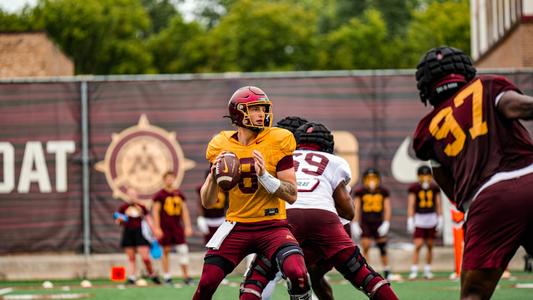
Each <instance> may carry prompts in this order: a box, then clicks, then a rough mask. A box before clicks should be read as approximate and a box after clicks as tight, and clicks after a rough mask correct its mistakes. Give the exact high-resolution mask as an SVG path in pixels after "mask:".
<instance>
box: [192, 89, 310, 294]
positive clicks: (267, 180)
mask: <svg viewBox="0 0 533 300" xmlns="http://www.w3.org/2000/svg"><path fill="white" fill-rule="evenodd" d="M228 110H229V118H230V119H231V121H232V123H233V124H234V125H235V126H236V129H237V130H236V131H222V132H221V133H219V134H218V135H216V136H215V137H214V138H213V139H211V141H210V142H209V145H208V146H207V151H206V157H207V159H208V160H209V161H210V162H211V163H212V168H211V173H210V174H209V175H208V176H207V178H206V180H205V182H204V184H203V186H202V188H201V200H202V205H203V206H204V207H206V208H210V207H212V206H213V205H215V203H216V200H217V195H218V192H219V187H218V185H217V183H216V180H215V179H214V173H215V166H216V164H217V161H218V160H219V159H220V157H221V154H222V153H223V152H224V151H231V152H233V153H235V154H236V155H237V157H238V158H239V161H240V165H241V178H240V181H239V183H238V184H237V185H236V186H235V187H233V188H232V189H231V190H230V191H229V199H230V202H229V207H228V211H227V213H226V222H224V224H222V225H221V226H220V227H219V229H218V230H217V232H216V233H215V234H214V235H213V238H211V240H210V241H209V243H208V244H207V246H208V247H209V250H208V251H207V253H206V255H205V259H204V266H203V270H202V276H201V279H200V283H199V285H198V288H197V290H196V292H195V294H194V296H193V299H211V297H212V295H213V294H214V292H215V291H216V289H217V287H218V285H219V283H220V282H221V281H222V280H223V279H224V277H225V276H226V275H227V274H229V273H230V272H231V271H233V269H234V268H235V266H236V265H237V264H238V263H239V262H240V261H241V260H242V259H243V258H244V257H245V256H246V255H248V254H250V253H256V252H257V253H258V254H259V255H261V256H262V257H265V264H269V265H272V264H275V265H277V266H278V268H279V269H280V270H281V272H282V273H283V276H284V277H285V278H286V279H287V281H288V286H289V295H290V297H291V299H310V297H311V294H310V286H309V281H308V276H307V269H306V268H305V262H304V258H303V253H302V250H301V248H300V246H299V245H298V243H297V241H296V239H295V238H294V236H293V235H292V233H291V232H290V231H289V229H288V224H287V217H286V211H285V203H286V202H288V203H293V202H294V201H296V196H297V188H296V177H295V174H294V165H293V158H292V153H293V151H294V149H295V147H296V142H295V140H294V137H293V135H292V133H291V132H289V131H287V130H285V129H282V128H276V127H271V125H272V122H273V120H272V102H271V101H270V99H269V98H268V97H267V95H266V94H265V92H264V91H262V90H261V89H259V88H257V87H254V86H246V87H243V88H240V89H238V90H237V91H236V92H235V93H234V94H233V96H231V98H230V100H229V103H228ZM265 284H266V282H265ZM240 298H241V299H259V298H261V292H260V291H259V290H258V289H256V288H254V287H250V288H248V287H247V288H245V289H243V290H241V296H240Z"/></svg>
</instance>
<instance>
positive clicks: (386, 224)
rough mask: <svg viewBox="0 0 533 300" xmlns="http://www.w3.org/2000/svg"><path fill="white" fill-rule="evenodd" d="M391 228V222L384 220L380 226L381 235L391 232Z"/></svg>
mask: <svg viewBox="0 0 533 300" xmlns="http://www.w3.org/2000/svg"><path fill="white" fill-rule="evenodd" d="M389 229H390V222H389V221H383V223H381V225H380V226H379V227H378V234H379V236H386V235H387V233H389Z"/></svg>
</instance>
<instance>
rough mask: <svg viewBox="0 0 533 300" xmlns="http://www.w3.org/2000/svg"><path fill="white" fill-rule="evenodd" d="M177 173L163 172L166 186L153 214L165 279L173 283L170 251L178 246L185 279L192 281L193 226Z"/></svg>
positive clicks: (158, 198) (154, 205)
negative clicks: (190, 269)
mask: <svg viewBox="0 0 533 300" xmlns="http://www.w3.org/2000/svg"><path fill="white" fill-rule="evenodd" d="M175 181H176V175H175V174H174V172H172V171H168V172H165V174H163V184H164V187H163V188H162V189H161V190H160V191H159V192H158V193H157V194H155V195H154V197H153V205H152V217H153V220H154V225H155V226H154V227H155V230H154V235H155V237H156V238H157V239H158V240H159V241H160V243H161V245H162V246H163V256H162V257H161V264H162V267H163V272H164V273H163V281H164V282H165V283H166V284H170V283H172V279H171V274H170V261H169V254H170V251H171V250H172V247H173V246H175V247H176V252H177V253H178V254H179V258H178V259H179V264H180V265H181V271H182V273H183V281H184V282H185V284H187V285H190V284H192V283H193V281H192V279H191V278H190V277H189V247H188V246H187V241H186V237H189V236H191V234H192V227H191V221H190V218H189V210H188V208H187V204H186V203H185V196H184V195H183V193H182V192H181V191H180V190H179V189H177V188H175V187H174V183H175Z"/></svg>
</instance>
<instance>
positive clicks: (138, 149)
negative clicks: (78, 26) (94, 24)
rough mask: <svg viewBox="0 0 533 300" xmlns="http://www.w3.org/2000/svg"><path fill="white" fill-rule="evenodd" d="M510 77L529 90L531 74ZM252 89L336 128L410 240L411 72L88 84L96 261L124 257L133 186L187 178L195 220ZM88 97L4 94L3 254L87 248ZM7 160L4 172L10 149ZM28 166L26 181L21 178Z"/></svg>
mask: <svg viewBox="0 0 533 300" xmlns="http://www.w3.org/2000/svg"><path fill="white" fill-rule="evenodd" d="M507 76H508V77H509V78H510V79H511V80H513V81H514V82H516V83H517V85H518V86H520V87H521V88H522V89H523V90H524V91H525V92H527V93H529V94H531V93H532V91H533V76H532V75H531V74H522V73H513V74H512V75H507ZM244 85H256V86H259V87H261V88H263V89H264V90H265V91H266V92H267V94H268V95H269V97H270V98H271V100H272V102H273V106H274V108H273V111H274V119H275V120H279V119H281V118H283V117H285V116H289V115H296V116H301V117H304V118H306V119H308V120H311V121H316V122H322V123H324V124H326V125H327V126H328V127H329V128H331V129H332V130H334V131H336V132H337V133H338V135H337V136H336V143H337V146H338V149H337V150H339V151H341V152H342V154H343V155H345V157H346V158H347V159H348V161H349V162H350V163H351V164H352V171H353V172H354V179H357V177H358V176H359V174H360V173H361V172H363V171H364V169H366V168H367V167H375V168H377V169H379V170H380V171H381V173H382V175H383V184H384V186H386V187H387V188H389V189H390V190H391V200H392V207H393V220H392V228H391V235H392V239H393V241H394V240H395V241H407V240H408V239H409V237H408V235H407V234H406V232H405V227H406V225H405V222H406V221H405V215H406V202H407V200H406V199H407V190H406V189H407V186H408V182H409V181H411V180H413V179H414V178H416V176H415V174H414V172H415V171H416V165H414V164H413V161H412V159H410V156H409V153H408V152H407V151H406V150H405V149H404V148H403V147H400V146H401V145H402V144H403V143H404V142H405V141H406V138H407V137H409V136H410V135H411V134H412V132H413V130H414V129H415V126H416V124H417V121H418V120H419V119H420V118H421V117H422V116H423V115H424V114H425V113H427V112H428V111H429V108H424V107H423V105H422V104H421V103H420V102H419V101H418V95H417V91H416V86H415V82H414V78H413V76H412V75H380V76H348V75H346V76H327V74H326V73H325V74H324V76H309V77H301V76H284V77H258V78H256V77H250V78H246V77H239V78H231V79H228V78H222V77H221V78H217V79H191V80H155V81H153V80H144V81H143V80H132V81H109V80H102V81H90V82H88V99H89V153H90V156H91V157H90V158H91V169H90V170H91V173H90V207H91V211H90V212H91V250H92V251H93V252H115V251H118V249H119V241H120V228H119V227H118V226H117V225H116V224H115V223H114V221H113V219H112V213H113V211H115V210H116V208H117V207H118V206H119V205H120V204H121V203H122V200H121V199H125V198H126V196H125V195H126V189H127V188H128V187H134V188H135V189H136V190H137V192H138V194H139V195H140V196H141V198H144V199H149V198H150V197H151V195H153V193H155V192H156V191H157V190H158V189H160V188H161V176H160V175H161V174H162V173H163V172H164V171H167V170H173V171H175V173H176V174H177V175H178V176H177V177H178V179H177V181H178V184H179V185H180V189H182V190H183V191H184V192H185V196H186V198H187V199H186V202H187V205H188V207H189V211H190V212H191V215H192V221H193V224H194V223H195V222H194V220H195V218H196V214H197V208H198V205H199V204H198V203H199V199H198V196H197V194H196V188H197V187H198V186H199V185H200V184H201V183H202V182H203V180H204V175H205V171H206V169H207V167H208V164H207V162H206V161H205V159H204V153H205V147H206V144H207V142H208V141H209V140H210V138H211V137H212V136H213V135H214V134H216V133H218V132H219V131H220V130H227V129H231V126H230V124H229V120H228V119H224V118H223V116H224V115H226V114H227V102H228V99H229V98H230V96H231V94H232V93H233V92H234V91H235V90H236V89H237V88H239V87H241V86H244ZM79 100H80V96H79V82H78V83H66V84H65V83H49V84H37V83H25V84H1V85H0V113H1V115H2V121H1V122H2V126H1V127H0V146H2V147H8V148H9V146H5V145H6V143H7V144H11V145H12V146H13V147H14V149H15V153H14V157H15V161H14V163H13V164H14V166H13V168H14V170H15V171H14V173H15V174H14V182H15V184H14V188H13V189H11V190H9V191H8V189H4V190H1V188H2V187H5V186H6V176H5V174H3V175H4V176H3V177H2V178H3V179H2V180H3V181H2V182H0V216H1V219H0V227H1V228H2V230H1V231H0V239H1V240H2V243H0V253H7V252H27V251H47V250H79V249H81V248H80V247H81V244H82V240H81V236H82V234H81V232H82V223H81V216H82V205H81V189H80V187H81V168H80V164H79V162H78V161H79V153H80V143H79V141H80V138H79V136H80V125H79V124H80V118H79V110H80V104H79ZM4 116H7V117H4ZM61 140H72V141H74V143H75V149H74V150H73V151H72V152H69V151H70V148H68V147H67V146H66V145H62V144H61V145H62V146H57V145H56V146H51V147H52V148H47V147H49V146H47V144H46V143H50V141H61ZM31 141H39V142H40V143H41V147H42V149H43V150H42V151H43V155H44V158H45V163H46V170H47V171H48V173H49V178H50V182H51V187H52V190H51V191H50V192H43V191H40V190H39V184H40V183H39V180H41V179H39V178H40V177H38V176H37V175H36V173H37V171H36V170H38V167H37V165H38V163H39V162H38V159H39V157H36V156H38V155H37V154H35V151H36V150H33V151H34V152H29V154H26V153H25V151H26V152H27V151H29V150H25V148H27V147H28V145H27V144H28V142H31ZM32 145H33V144H32ZM33 147H36V146H33ZM54 147H55V148H58V147H59V148H60V149H62V150H61V151H59V150H54V149H55V148H54ZM61 147H63V148H61ZM47 149H48V151H47ZM0 151H2V152H1V153H0V154H2V155H3V164H4V167H3V172H4V173H5V172H6V167H5V165H6V164H10V163H8V162H7V160H6V157H7V156H6V155H8V154H9V150H5V148H0ZM54 151H55V152H54ZM6 153H7V154H6ZM58 153H65V157H66V164H67V177H68V181H67V183H66V184H67V186H66V190H60V191H59V190H58V189H57V188H56V185H57V183H56V181H55V180H54V179H55V178H56V175H54V172H57V168H58V166H57V162H56V163H55V165H54V161H57V159H58V158H61V157H60V156H61V155H60V154H58ZM26 155H32V156H31V162H32V163H33V165H31V166H29V167H28V166H26V167H25V166H24V162H23V160H25V158H24V157H25V156H26ZM54 159H55V160H54ZM393 159H394V160H395V162H396V163H395V164H393V163H392V162H393ZM28 161H30V158H28ZM25 168H27V169H28V170H29V171H28V172H30V173H29V175H28V176H29V177H28V178H26V177H24V178H20V177H21V176H20V175H21V170H22V169H24V170H25ZM0 170H2V169H0ZM56 174H57V173H56ZM28 181H29V182H30V186H31V190H30V192H28V193H24V192H21V191H20V186H22V188H23V187H24V186H25V185H27V183H26V182H28ZM20 182H22V185H21V183H20ZM8 183H9V182H8ZM8 185H9V184H8ZM8 185H7V186H8ZM42 185H43V184H41V186H42ZM4 228H5V229H7V230H4ZM202 241H203V240H202V239H201V238H200V237H199V236H194V237H192V238H190V239H189V242H190V243H191V244H192V246H193V248H195V249H200V248H201V242H202Z"/></svg>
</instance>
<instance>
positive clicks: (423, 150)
mask: <svg viewBox="0 0 533 300" xmlns="http://www.w3.org/2000/svg"><path fill="white" fill-rule="evenodd" d="M508 90H514V91H517V92H519V93H521V92H520V90H519V89H518V88H517V87H516V86H514V85H513V84H512V83H511V82H509V81H508V80H507V79H505V78H504V77H500V76H479V77H477V78H474V79H473V80H472V81H470V82H469V83H468V84H467V85H465V86H464V87H462V88H461V89H460V90H459V91H458V92H457V93H455V94H454V95H453V96H451V97H450V98H449V99H446V100H445V101H443V102H441V103H440V104H439V105H438V106H436V107H435V108H434V109H433V111H431V112H430V113H429V114H428V115H426V116H425V117H424V118H423V119H422V120H421V121H420V123H419V124H418V127H417V129H416V131H415V135H414V140H413V148H414V150H415V152H416V155H417V156H418V158H420V159H422V160H430V159H431V160H434V161H437V162H438V163H439V164H441V167H442V168H444V169H445V170H447V171H448V172H449V173H450V174H451V175H452V177H453V180H454V186H453V189H454V190H453V193H454V195H453V196H454V198H455V199H454V200H455V201H457V204H458V208H459V209H460V210H462V211H464V210H465V208H466V207H463V204H465V203H467V202H468V201H470V200H471V199H472V198H473V197H474V195H475V193H476V191H477V190H478V189H479V188H480V187H481V186H482V185H483V184H484V183H485V182H486V181H488V180H489V179H490V177H491V176H492V175H494V174H496V173H499V172H506V171H513V170H517V169H520V168H523V167H526V166H528V165H530V164H531V163H533V145H532V143H531V140H530V138H529V133H528V131H527V130H526V129H525V128H524V126H522V124H521V123H520V122H519V121H518V120H511V119H507V118H505V117H504V116H503V114H501V113H500V112H499V111H498V109H497V105H498V103H497V99H498V96H499V95H501V94H502V93H503V92H505V91H508Z"/></svg>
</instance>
